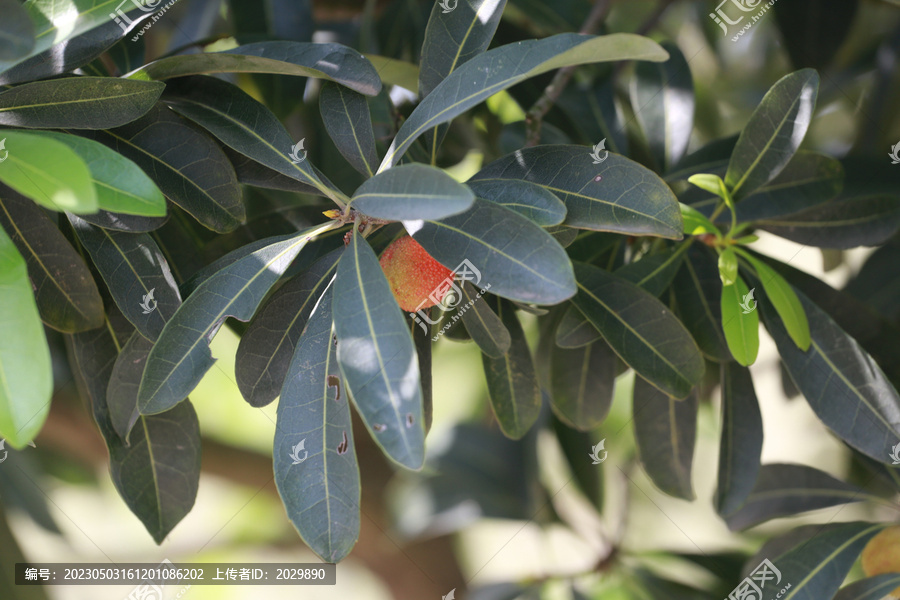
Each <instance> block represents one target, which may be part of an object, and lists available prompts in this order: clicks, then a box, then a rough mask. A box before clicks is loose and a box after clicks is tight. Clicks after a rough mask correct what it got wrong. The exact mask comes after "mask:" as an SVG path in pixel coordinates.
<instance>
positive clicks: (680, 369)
mask: <svg viewBox="0 0 900 600" xmlns="http://www.w3.org/2000/svg"><path fill="white" fill-rule="evenodd" d="M575 274H576V277H577V278H578V294H577V295H576V296H575V298H574V299H573V300H572V302H573V303H574V304H575V306H576V307H577V308H578V310H580V311H581V312H582V314H584V316H585V317H587V319H588V320H589V321H590V322H591V324H593V325H594V327H596V328H597V330H599V331H600V333H602V334H603V337H604V339H605V340H606V341H607V343H609V345H610V346H611V347H612V349H613V350H615V352H616V354H618V355H619V357H620V358H621V359H622V360H624V361H625V362H626V363H627V364H628V365H629V366H630V367H631V368H633V369H634V370H635V371H636V372H637V373H638V375H640V376H642V377H644V378H645V379H647V380H648V381H650V382H651V383H652V384H653V385H654V386H656V387H658V388H659V389H660V390H662V391H664V392H665V393H666V394H670V395H672V396H674V397H676V398H684V397H686V396H687V395H688V394H689V393H690V391H691V388H693V387H694V385H696V384H697V383H699V382H700V379H701V378H702V377H703V372H704V370H705V365H704V364H703V358H702V357H701V356H700V351H699V349H698V348H697V344H696V343H695V342H694V340H693V338H691V335H690V334H689V333H688V332H687V330H686V329H685V328H684V325H682V324H681V322H680V321H679V320H678V319H677V318H676V317H675V316H674V315H673V314H672V313H671V312H670V311H669V310H668V309H667V308H666V306H665V305H664V304H663V303H662V302H660V301H659V300H657V299H656V298H655V297H653V296H652V295H650V294H648V293H647V292H645V291H644V290H642V289H641V288H639V287H637V286H636V285H634V284H633V283H631V282H629V281H626V280H624V279H621V278H619V277H617V276H615V275H613V274H611V273H608V272H607V271H604V270H602V269H599V268H597V267H594V266H591V265H586V264H583V263H576V265H575Z"/></svg>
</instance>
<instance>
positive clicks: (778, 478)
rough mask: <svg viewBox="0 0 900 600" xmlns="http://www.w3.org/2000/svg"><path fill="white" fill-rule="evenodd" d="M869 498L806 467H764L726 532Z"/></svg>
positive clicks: (770, 465) (861, 492)
mask: <svg viewBox="0 0 900 600" xmlns="http://www.w3.org/2000/svg"><path fill="white" fill-rule="evenodd" d="M867 499H869V495H867V494H866V493H865V491H864V490H862V489H861V488H858V487H856V486H855V485H850V484H849V483H844V482H843V481H840V480H839V479H835V478H834V477H832V476H831V475H829V474H828V473H823V472H822V471H819V470H818V469H813V468H812V467H807V466H805V465H792V464H769V465H763V466H762V468H761V469H760V471H759V478H758V479H757V480H756V485H755V486H754V487H753V491H752V492H750V495H749V496H748V497H747V501H746V504H744V505H743V506H742V507H741V508H740V510H738V511H736V512H734V513H732V514H730V515H728V517H727V518H726V521H727V523H728V527H729V529H731V530H732V531H739V530H741V529H747V528H749V527H753V526H755V525H759V524H760V523H765V522H766V521H768V520H770V519H776V518H778V517H789V516H794V515H796V514H798V513H802V512H806V511H810V510H816V509H819V508H826V507H829V506H837V505H840V504H846V503H848V502H861V501H862V500H867Z"/></svg>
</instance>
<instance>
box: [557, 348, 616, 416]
mask: <svg viewBox="0 0 900 600" xmlns="http://www.w3.org/2000/svg"><path fill="white" fill-rule="evenodd" d="M617 368H618V360H617V359H616V354H615V353H614V352H613V351H612V349H611V348H610V347H609V345H608V344H607V343H606V342H604V341H602V340H599V341H597V342H594V343H593V344H590V345H588V346H583V347H581V348H576V349H573V350H568V349H564V348H560V347H558V346H556V347H554V348H553V349H552V350H551V365H550V369H551V372H550V381H551V392H552V400H553V402H552V404H551V405H550V406H551V407H552V408H553V412H554V413H556V415H557V416H558V417H559V418H560V420H562V421H563V422H564V423H566V424H567V425H569V426H570V427H574V428H575V429H580V430H582V431H588V430H590V429H593V428H594V427H596V426H597V425H599V424H600V423H602V422H603V420H604V419H606V415H608V414H609V409H610V408H611V407H612V399H613V388H614V386H615V382H616V371H617Z"/></svg>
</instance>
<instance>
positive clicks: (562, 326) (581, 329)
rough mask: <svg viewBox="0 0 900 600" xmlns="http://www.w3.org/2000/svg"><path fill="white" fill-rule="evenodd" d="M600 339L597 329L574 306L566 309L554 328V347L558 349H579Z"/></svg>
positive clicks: (601, 337)
mask: <svg viewBox="0 0 900 600" xmlns="http://www.w3.org/2000/svg"><path fill="white" fill-rule="evenodd" d="M602 339H603V336H602V335H600V332H599V331H597V328H596V327H594V326H593V325H591V322H590V321H588V320H587V319H586V318H585V316H584V315H583V314H581V311H579V310H578V309H577V308H575V307H574V306H569V308H568V309H566V312H565V313H563V316H562V319H560V321H559V325H558V326H557V328H556V345H557V346H559V347H560V348H581V347H583V346H587V345H588V344H593V343H594V342H596V341H597V340H602Z"/></svg>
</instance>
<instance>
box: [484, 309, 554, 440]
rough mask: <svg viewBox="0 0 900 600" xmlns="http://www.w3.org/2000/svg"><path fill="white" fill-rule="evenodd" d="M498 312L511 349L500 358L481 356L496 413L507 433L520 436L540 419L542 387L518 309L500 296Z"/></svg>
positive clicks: (492, 406) (501, 427) (516, 436)
mask: <svg viewBox="0 0 900 600" xmlns="http://www.w3.org/2000/svg"><path fill="white" fill-rule="evenodd" d="M497 315H498V316H499V317H500V320H501V321H502V322H503V325H504V326H505V327H506V330H507V331H508V332H509V336H510V346H509V350H507V351H506V353H504V354H503V356H501V357H500V358H491V357H489V356H487V355H482V357H481V359H482V363H483V364H484V375H485V377H486V378H487V387H488V395H489V396H490V400H491V408H493V409H494V416H495V417H497V422H498V423H499V424H500V429H501V430H502V431H503V433H504V435H506V436H507V437H509V438H512V439H515V440H517V439H519V438H521V437H522V436H524V435H525V434H526V433H528V430H529V429H531V426H532V425H534V423H535V421H537V418H538V415H539V414H540V412H541V388H540V386H539V385H538V380H537V373H536V372H535V369H534V360H533V359H532V357H531V350H529V349H528V343H527V341H526V340H525V332H524V331H522V325H521V324H520V323H519V319H518V317H516V311H515V309H514V308H513V306H512V305H511V304H510V303H508V302H504V301H502V300H501V301H500V302H498V303H497Z"/></svg>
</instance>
